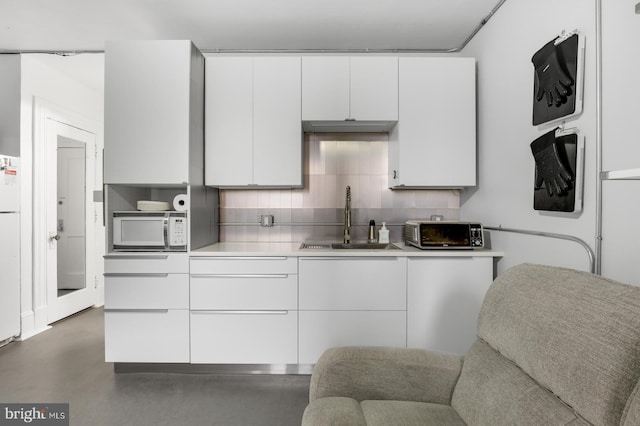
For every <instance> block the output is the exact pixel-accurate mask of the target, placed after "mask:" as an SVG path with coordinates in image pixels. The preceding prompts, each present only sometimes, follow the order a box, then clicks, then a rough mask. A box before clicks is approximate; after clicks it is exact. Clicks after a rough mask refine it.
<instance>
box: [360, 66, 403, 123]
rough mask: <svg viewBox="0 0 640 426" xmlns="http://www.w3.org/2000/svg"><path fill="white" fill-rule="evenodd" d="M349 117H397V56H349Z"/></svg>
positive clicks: (389, 119)
mask: <svg viewBox="0 0 640 426" xmlns="http://www.w3.org/2000/svg"><path fill="white" fill-rule="evenodd" d="M350 87H351V91H350V93H351V95H350V99H351V103H350V105H351V114H350V118H354V119H356V120H370V121H397V120H398V58H396V57H383V56H375V57H360V56H355V57H352V58H351V86H350Z"/></svg>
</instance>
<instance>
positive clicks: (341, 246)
mask: <svg viewBox="0 0 640 426" xmlns="http://www.w3.org/2000/svg"><path fill="white" fill-rule="evenodd" d="M300 248H301V249H337V250H402V249H401V248H399V247H396V246H395V245H393V244H390V243H302V245H300Z"/></svg>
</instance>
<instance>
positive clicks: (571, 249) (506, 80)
mask: <svg viewBox="0 0 640 426" xmlns="http://www.w3.org/2000/svg"><path fill="white" fill-rule="evenodd" d="M575 29H578V30H579V31H580V32H581V33H582V34H583V35H584V36H585V39H586V55H585V57H586V59H585V84H584V109H583V112H582V114H581V115H580V116H578V117H577V118H576V119H574V120H572V121H571V122H570V123H569V124H568V126H567V127H578V128H579V129H580V131H581V132H582V134H583V135H584V136H585V146H586V149H585V151H586V160H585V176H586V179H585V191H584V211H583V212H582V213H580V214H574V213H572V214H566V213H540V212H538V211H535V210H534V209H533V181H534V168H535V165H534V164H535V163H534V160H533V157H532V155H531V150H530V147H529V144H530V143H531V142H532V141H533V140H535V139H536V138H537V137H538V136H540V135H542V134H544V133H545V132H546V131H548V130H538V129H537V127H534V126H533V125H532V124H531V119H532V118H531V114H532V96H533V75H534V70H533V65H532V63H531V56H532V55H533V54H534V53H535V52H536V51H537V50H538V49H539V48H540V47H542V46H543V45H544V44H546V43H547V42H548V41H550V40H552V39H554V38H556V37H557V36H558V35H559V34H560V33H561V32H562V31H563V30H565V31H572V30H575ZM595 41H596V2H595V0H562V1H558V0H538V1H530V0H508V1H507V2H505V3H504V5H503V6H502V7H501V8H500V9H499V10H498V12H497V13H496V14H495V15H494V16H493V17H492V18H491V20H490V21H489V23H488V24H487V25H486V26H485V27H484V28H483V29H481V30H480V32H479V33H478V34H477V35H476V37H475V38H474V39H473V40H472V41H471V42H470V43H469V44H468V45H467V47H466V48H465V49H464V50H463V51H462V55H463V56H475V57H476V58H477V61H478V62H477V64H478V65H477V69H478V169H479V172H478V173H479V174H478V187H477V188H476V189H472V190H469V191H466V192H465V193H463V194H462V196H461V218H462V219H467V220H479V221H481V222H483V223H484V224H485V225H487V226H499V225H501V226H503V227H505V228H519V229H526V230H533V231H545V232H552V233H559V234H568V235H572V236H575V237H578V238H581V239H582V240H584V241H586V242H587V243H588V244H589V245H590V246H591V247H592V248H593V247H594V241H595V238H594V237H595V206H596V204H595V188H596V176H595V165H596V163H595V161H596V157H595V140H596V75H595V70H596V62H595V52H596V50H595ZM491 240H492V244H493V248H495V249H498V250H504V251H505V256H504V258H503V259H502V260H500V261H499V263H498V272H501V271H503V270H504V269H506V268H508V267H510V266H513V265H516V264H519V263H522V262H534V263H545V264H551V265H559V266H566V267H572V268H576V269H582V270H588V269H589V268H590V264H589V261H588V255H587V252H586V251H585V250H584V249H583V248H582V247H581V246H580V245H578V244H575V243H572V242H565V241H561V240H555V239H549V238H542V237H537V236H525V235H517V234H509V233H504V232H491Z"/></svg>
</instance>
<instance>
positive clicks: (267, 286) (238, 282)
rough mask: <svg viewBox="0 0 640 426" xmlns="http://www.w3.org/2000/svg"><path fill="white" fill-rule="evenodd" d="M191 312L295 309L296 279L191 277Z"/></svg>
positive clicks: (296, 277) (248, 275) (273, 277)
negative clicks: (196, 310)
mask: <svg viewBox="0 0 640 426" xmlns="http://www.w3.org/2000/svg"><path fill="white" fill-rule="evenodd" d="M190 282H191V309H258V310H259V309H289V310H297V309H298V276H297V275H288V274H281V275H275V274H271V275H269V274H262V275H251V274H247V275H192V276H191V280H190Z"/></svg>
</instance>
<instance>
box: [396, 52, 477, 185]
mask: <svg viewBox="0 0 640 426" xmlns="http://www.w3.org/2000/svg"><path fill="white" fill-rule="evenodd" d="M475 82H476V80H475V59H473V58H404V57H403V58H399V87H400V88H399V116H398V124H397V125H396V127H394V129H393V131H392V132H391V133H390V135H389V186H390V187H395V186H408V187H464V186H474V185H475V184H476V96H475V95H476V88H475Z"/></svg>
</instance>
